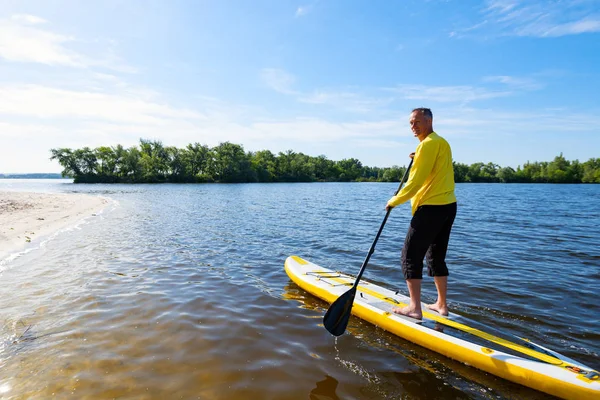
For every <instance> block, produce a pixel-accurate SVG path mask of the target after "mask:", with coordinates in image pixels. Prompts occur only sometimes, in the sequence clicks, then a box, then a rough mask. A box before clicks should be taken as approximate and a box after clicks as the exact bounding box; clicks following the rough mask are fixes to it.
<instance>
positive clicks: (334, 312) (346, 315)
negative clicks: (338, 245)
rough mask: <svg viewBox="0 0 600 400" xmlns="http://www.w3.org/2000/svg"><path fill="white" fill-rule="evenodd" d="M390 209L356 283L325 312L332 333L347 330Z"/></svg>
mask: <svg viewBox="0 0 600 400" xmlns="http://www.w3.org/2000/svg"><path fill="white" fill-rule="evenodd" d="M412 163H413V160H410V164H408V168H407V169H406V172H404V176H403V177H402V180H401V181H400V186H398V190H396V193H394V196H395V195H396V194H398V192H399V191H400V189H402V185H403V184H404V181H405V180H406V177H407V176H408V171H410V167H411V166H412ZM390 211H392V209H391V208H390V209H389V210H387V212H386V213H385V217H384V218H383V222H382V223H381V226H380V227H379V232H377V236H375V240H374V241H373V244H372V245H371V248H370V249H369V254H367V258H365V261H364V262H363V264H362V267H361V268H360V272H359V273H358V275H357V276H356V280H355V281H354V285H352V288H351V289H350V290H348V291H347V292H346V293H344V294H343V295H341V296H340V297H338V298H337V300H336V301H334V302H333V303H332V304H331V306H330V307H329V310H327V312H326V313H325V316H324V317H323V325H325V329H327V330H328V331H329V332H330V333H331V334H332V335H335V336H340V335H342V334H343V333H344V331H345V330H346V326H348V320H349V319H350V314H351V311H352V304H353V303H354V296H356V289H357V288H358V281H360V278H361V277H362V275H363V272H365V268H366V267H367V264H368V263H369V259H370V258H371V254H373V252H374V251H375V245H376V244H377V240H379V236H380V235H381V231H383V227H384V225H385V223H386V221H387V219H388V217H389V215H390Z"/></svg>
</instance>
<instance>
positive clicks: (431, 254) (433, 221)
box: [402, 203, 456, 279]
mask: <svg viewBox="0 0 600 400" xmlns="http://www.w3.org/2000/svg"><path fill="white" fill-rule="evenodd" d="M455 217H456V203H451V204H446V205H442V206H430V205H426V206H420V207H419V208H417V211H416V212H415V215H413V218H412V220H411V221H410V228H408V233H407V234H406V239H405V240H404V247H403V248H402V272H403V273H404V278H405V279H422V278H423V258H425V257H427V270H428V273H429V276H448V267H447V266H446V251H447V250H448V241H449V240H450V231H451V230H452V224H453V223H454V218H455Z"/></svg>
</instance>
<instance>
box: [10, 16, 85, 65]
mask: <svg viewBox="0 0 600 400" xmlns="http://www.w3.org/2000/svg"><path fill="white" fill-rule="evenodd" d="M28 17H31V18H36V17H32V16H28ZM20 22H23V17H19V18H16V19H11V20H6V19H5V20H0V57H1V58H4V59H6V60H8V61H21V62H36V63H42V64H47V65H66V66H70V67H85V66H86V65H87V64H88V62H86V60H85V58H84V57H83V56H82V55H80V54H77V53H75V52H73V51H71V50H69V49H67V48H66V47H65V44H66V43H68V42H70V41H73V40H74V39H73V38H71V37H68V36H64V35H60V34H56V33H53V32H50V31H47V30H43V29H39V28H36V27H33V26H27V25H25V24H22V23H20Z"/></svg>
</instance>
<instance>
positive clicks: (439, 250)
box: [426, 203, 456, 315]
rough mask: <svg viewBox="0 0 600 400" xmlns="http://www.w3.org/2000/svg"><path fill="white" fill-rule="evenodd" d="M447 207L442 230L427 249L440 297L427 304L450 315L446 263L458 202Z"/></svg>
mask: <svg viewBox="0 0 600 400" xmlns="http://www.w3.org/2000/svg"><path fill="white" fill-rule="evenodd" d="M444 207H445V208H447V210H446V211H447V217H446V221H445V223H444V226H443V227H442V230H441V231H440V232H439V234H438V235H437V236H436V237H435V239H434V240H433V243H431V246H429V249H427V254H426V257H427V269H428V271H429V275H430V276H433V280H434V282H435V288H436V289H437V294H438V298H437V301H436V302H435V303H433V304H429V305H427V308H429V309H430V310H433V311H437V312H438V313H440V314H442V315H448V303H447V300H446V297H447V294H448V266H447V265H446V252H447V251H448V241H449V240H450V231H451V230H452V224H453V223H454V218H455V217H456V203H454V204H449V205H447V206H444Z"/></svg>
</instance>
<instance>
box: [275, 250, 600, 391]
mask: <svg viewBox="0 0 600 400" xmlns="http://www.w3.org/2000/svg"><path fill="white" fill-rule="evenodd" d="M285 271H286V273H287V274H288V276H289V277H290V279H291V280H292V281H294V282H295V283H296V284H297V285H298V286H300V287H301V288H302V289H304V290H306V291H307V292H309V293H311V294H312V295H314V296H316V297H319V298H320V299H322V300H325V301H326V302H328V303H330V304H331V303H333V302H334V301H335V300H336V299H337V298H338V297H339V296H341V295H342V294H344V293H345V292H346V291H348V290H349V289H350V288H351V287H352V285H353V284H354V281H355V278H354V277H352V276H350V275H346V274H343V273H341V272H339V271H333V270H331V269H328V268H324V267H321V266H319V265H316V264H314V263H312V262H310V261H307V260H304V259H302V258H300V257H298V256H290V257H288V258H287V259H286V261H285ZM409 300H410V299H409V298H408V297H407V296H404V295H402V294H400V293H398V292H393V291H391V290H388V289H385V288H383V287H381V286H378V285H376V284H373V283H370V282H367V281H365V280H364V279H361V281H360V283H359V285H358V289H357V292H356V297H355V299H354V305H353V307H352V314H353V315H355V316H357V317H359V318H361V319H363V320H365V321H368V322H370V323H372V324H374V325H377V326H379V327H380V328H383V329H385V330H386V331H389V332H391V333H393V334H395V335H397V336H399V337H402V338H404V339H406V340H409V341H411V342H413V343H416V344H418V345H420V346H423V347H425V348H428V349H430V350H433V351H435V352H437V353H440V354H442V355H444V356H446V357H449V358H452V359H454V360H457V361H460V362H462V363H465V364H467V365H471V366H473V367H475V368H478V369H480V370H483V371H486V372H488V373H491V374H494V375H496V376H499V377H501V378H504V379H507V380H509V381H512V382H516V383H518V384H521V385H524V386H528V387H530V388H533V389H536V390H539V391H542V392H545V393H548V394H551V395H553V396H558V397H562V398H564V399H574V400H575V399H577V400H586V399H590V400H591V399H596V400H598V399H600V374H599V373H598V372H597V371H594V370H592V369H591V368H590V367H588V366H585V365H583V364H581V363H579V362H577V361H575V360H573V359H570V358H568V357H565V356H563V355H561V354H559V353H557V352H555V351H553V350H550V349H547V348H545V347H543V346H540V345H538V344H535V343H533V342H531V341H529V340H527V339H523V338H519V337H516V336H512V335H506V334H504V333H500V332H499V331H496V330H493V329H490V328H488V327H484V326H483V325H480V324H478V323H476V322H474V321H472V320H469V319H467V318H464V317H461V316H459V315H457V314H453V313H450V314H449V315H448V316H442V315H440V314H438V313H437V312H435V311H432V310H428V309H427V308H426V307H425V306H424V305H422V308H423V319H422V320H416V319H413V318H410V317H405V316H402V315H398V314H396V313H394V312H393V311H392V310H393V308H395V307H402V306H405V305H407V304H408V302H409Z"/></svg>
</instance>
